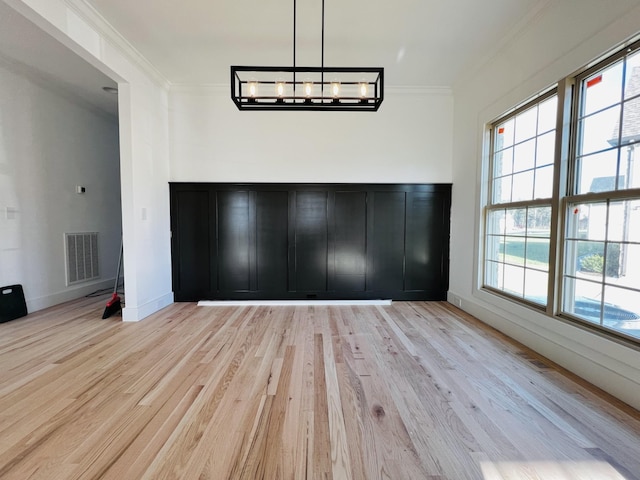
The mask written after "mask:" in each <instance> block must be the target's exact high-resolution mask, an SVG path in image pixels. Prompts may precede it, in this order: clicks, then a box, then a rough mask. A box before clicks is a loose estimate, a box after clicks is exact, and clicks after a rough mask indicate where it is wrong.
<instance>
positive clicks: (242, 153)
mask: <svg viewBox="0 0 640 480" xmlns="http://www.w3.org/2000/svg"><path fill="white" fill-rule="evenodd" d="M169 107H170V146H171V180H172V181H176V182H292V183H294V182H311V183H312V182H323V183H351V182H353V183H450V182H451V175H452V174H451V155H452V152H451V150H452V128H453V97H452V94H451V91H450V89H448V88H412V89H398V88H395V89H394V88H387V89H386V91H385V99H384V102H383V103H382V106H381V107H380V110H379V111H378V112H376V113H371V112H349V113H347V112H261V111H260V112H251V111H243V112H241V111H239V110H238V109H237V108H236V106H235V104H234V103H233V102H232V101H231V97H230V92H229V87H228V86H227V87H207V86H202V87H186V86H178V87H173V88H172V89H171V93H170V100H169Z"/></svg>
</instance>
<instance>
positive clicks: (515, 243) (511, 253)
mask: <svg viewBox="0 0 640 480" xmlns="http://www.w3.org/2000/svg"><path fill="white" fill-rule="evenodd" d="M525 245H526V239H525V238H524V237H506V238H505V246H504V261H505V263H510V264H512V265H521V266H524V256H525Z"/></svg>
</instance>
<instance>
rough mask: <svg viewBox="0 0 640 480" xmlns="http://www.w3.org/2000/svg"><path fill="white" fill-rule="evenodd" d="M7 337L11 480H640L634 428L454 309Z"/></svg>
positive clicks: (615, 408)
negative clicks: (99, 479) (98, 479)
mask: <svg viewBox="0 0 640 480" xmlns="http://www.w3.org/2000/svg"><path fill="white" fill-rule="evenodd" d="M105 302H106V297H105V298H104V299H100V300H95V299H91V300H88V299H87V300H81V301H77V302H73V303H70V304H66V305H62V306H59V307H55V308H52V309H49V310H46V311H43V312H38V313H36V314H33V315H30V316H28V317H26V318H23V319H20V320H16V321H13V322H10V323H5V324H1V325H0V478H2V479H3V480H8V479H20V480H26V479H47V480H52V479H94V478H96V479H97V478H101V479H117V480H134V479H153V480H160V479H170V478H171V479H194V480H201V479H202V480H204V479H214V480H226V479H251V480H255V479H268V480H271V479H295V480H299V479H392V480H405V479H431V480H436V479H441V480H442V479H449V480H465V479H485V480H486V479H491V480H498V479H527V480H531V479H544V480H551V479H553V480H560V479H597V480H603V479H627V480H630V479H636V480H637V479H639V478H640V415H639V414H638V412H637V411H635V410H632V409H631V408H629V407H626V406H624V405H622V404H619V403H616V402H615V401H614V400H613V399H611V398H607V396H606V395H604V394H603V393H602V392H599V391H597V390H596V389H595V388H593V387H590V386H589V385H587V384H586V383H585V382H582V381H579V380H578V379H576V378H573V377H571V376H569V375H567V374H566V373H565V372H562V371H561V370H559V369H558V368H556V367H555V366H553V365H552V364H551V363H550V362H548V361H546V360H544V359H542V358H540V357H538V356H536V355H535V354H533V353H532V352H531V351H529V350H527V349H525V348H523V347H522V346H519V345H517V344H515V343H513V342H511V341H509V340H507V339H506V338H504V337H502V336H500V335H499V334H497V333H496V332H494V331H492V330H491V329H489V328H487V327H485V326H483V325H482V324H480V323H479V322H477V321H476V320H474V319H472V318H471V317H469V316H467V315H465V314H462V313H461V312H460V311H459V310H456V309H455V308H454V307H452V306H451V305H449V304H447V303H421V302H413V303H394V304H393V305H392V306H389V307H386V306H385V307H362V306H358V307H328V306H321V307H318V306H314V307H300V306H298V307H255V306H254V307H223V308H211V307H197V306H196V305H195V304H184V303H183V304H174V305H172V306H170V307H169V308H167V309H165V310H163V311H162V312H160V313H158V314H156V315H154V316H153V317H150V318H147V319H146V320H144V321H142V322H139V323H131V324H125V323H122V322H120V321H119V319H113V318H112V319H108V320H101V319H100V317H101V315H102V311H103V310H104V305H105Z"/></svg>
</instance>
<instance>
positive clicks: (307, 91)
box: [304, 82, 313, 97]
mask: <svg viewBox="0 0 640 480" xmlns="http://www.w3.org/2000/svg"><path fill="white" fill-rule="evenodd" d="M312 93H313V85H312V84H311V82H306V83H305V84H304V94H305V96H306V97H310V96H311V94H312Z"/></svg>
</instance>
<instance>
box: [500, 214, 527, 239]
mask: <svg viewBox="0 0 640 480" xmlns="http://www.w3.org/2000/svg"><path fill="white" fill-rule="evenodd" d="M505 231H506V233H507V235H525V234H526V233H527V210H526V209H524V208H514V209H510V210H507V223H506V230H505Z"/></svg>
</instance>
